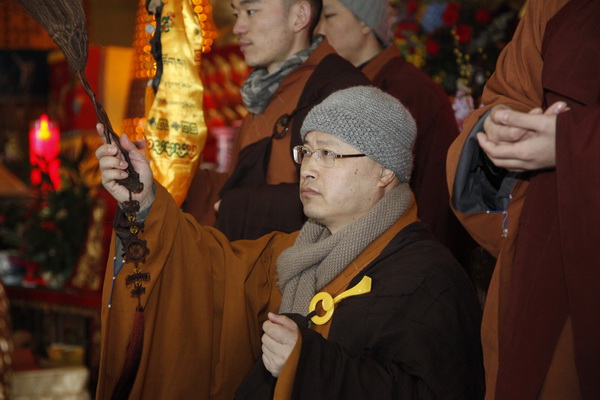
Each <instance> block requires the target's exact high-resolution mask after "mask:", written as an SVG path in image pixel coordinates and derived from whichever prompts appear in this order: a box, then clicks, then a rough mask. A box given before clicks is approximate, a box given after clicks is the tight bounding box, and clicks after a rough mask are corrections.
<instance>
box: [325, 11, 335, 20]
mask: <svg viewBox="0 0 600 400" xmlns="http://www.w3.org/2000/svg"><path fill="white" fill-rule="evenodd" d="M335 15H336V14H335V13H332V12H329V13H324V14H323V18H325V19H329V18H331V17H335Z"/></svg>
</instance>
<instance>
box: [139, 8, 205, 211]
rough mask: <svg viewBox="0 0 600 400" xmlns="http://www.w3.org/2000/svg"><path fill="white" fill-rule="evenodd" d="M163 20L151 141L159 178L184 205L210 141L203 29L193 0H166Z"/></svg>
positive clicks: (150, 115)
mask: <svg viewBox="0 0 600 400" xmlns="http://www.w3.org/2000/svg"><path fill="white" fill-rule="evenodd" d="M158 25H159V27H157V29H161V39H160V40H161V46H162V64H163V73H162V77H161V80H160V84H159V87H158V91H157V93H156V96H155V97H154V99H153V101H152V106H151V108H150V110H149V111H148V115H147V121H148V122H147V124H146V131H145V134H146V143H147V150H148V156H149V158H150V160H151V166H152V171H153V173H154V177H155V178H156V179H157V180H158V181H159V182H160V183H161V184H162V185H163V186H165V187H166V188H167V189H168V190H169V192H170V193H171V195H172V196H173V198H174V199H175V201H176V202H177V204H178V205H180V206H181V204H182V203H183V201H184V199H185V197H186V195H187V191H188V189H189V186H190V183H191V181H192V178H193V176H194V174H195V172H196V169H197V168H198V164H199V162H200V156H201V154H202V150H203V149H204V144H205V142H206V124H205V122H204V114H203V112H202V95H203V92H204V87H203V85H202V81H201V80H200V58H201V54H202V30H201V27H200V22H199V21H198V16H197V15H196V13H194V8H193V4H192V2H191V0H169V1H166V2H164V6H163V10H162V16H161V21H158Z"/></svg>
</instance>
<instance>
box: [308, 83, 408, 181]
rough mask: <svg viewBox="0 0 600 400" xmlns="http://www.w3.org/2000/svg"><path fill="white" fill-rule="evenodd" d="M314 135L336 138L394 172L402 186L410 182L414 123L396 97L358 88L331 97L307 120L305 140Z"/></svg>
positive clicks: (375, 90) (369, 88)
mask: <svg viewBox="0 0 600 400" xmlns="http://www.w3.org/2000/svg"><path fill="white" fill-rule="evenodd" d="M311 131H320V132H325V133H329V134H330V135H333V136H336V137H337V138H339V139H341V140H342V141H344V142H346V143H348V144H350V145H351V146H353V147H355V148H356V149H357V150H359V151H361V152H363V153H364V154H366V155H367V156H368V157H369V158H371V159H372V160H374V161H376V162H377V163H379V164H381V165H382V166H384V167H385V168H387V169H389V170H392V171H394V173H395V174H396V177H397V178H398V179H399V180H400V182H404V183H406V182H408V181H409V180H410V175H411V171H412V146H413V143H414V140H415V134H416V126H415V121H414V119H413V117H412V116H411V115H410V113H409V112H408V110H407V109H406V108H405V107H404V106H403V105H402V104H401V103H400V102H399V101H398V100H397V99H396V98H395V97H393V96H390V95H389V94H387V93H384V92H383V91H381V90H380V89H378V88H376V87H372V86H355V87H352V88H349V89H344V90H340V91H337V92H335V93H333V94H332V95H330V96H329V97H328V98H326V99H325V100H324V101H323V102H322V103H320V104H318V105H316V106H315V107H314V108H313V109H312V110H311V111H310V112H309V113H308V115H307V116H306V118H305V119H304V123H303V124H302V129H301V131H300V135H301V136H302V140H304V139H305V137H306V134H307V133H309V132H311Z"/></svg>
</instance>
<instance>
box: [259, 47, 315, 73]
mask: <svg viewBox="0 0 600 400" xmlns="http://www.w3.org/2000/svg"><path fill="white" fill-rule="evenodd" d="M310 45H311V43H310V40H308V38H303V39H300V38H298V39H297V40H295V41H294V42H293V44H292V46H290V51H289V52H288V53H287V57H286V58H285V59H283V60H281V61H279V62H277V63H274V64H271V65H269V66H267V67H266V70H267V72H268V73H269V74H271V73H273V72H274V71H277V69H278V68H279V66H280V65H281V64H282V63H284V62H285V61H286V60H287V59H288V58H290V57H291V56H293V55H294V54H296V53H298V52H300V51H302V50H306V49H308V48H309V47H310Z"/></svg>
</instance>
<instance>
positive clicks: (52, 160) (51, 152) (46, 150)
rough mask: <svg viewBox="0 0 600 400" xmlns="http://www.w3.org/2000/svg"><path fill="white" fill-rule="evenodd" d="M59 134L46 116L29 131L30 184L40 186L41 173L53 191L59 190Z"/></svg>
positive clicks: (37, 121)
mask: <svg viewBox="0 0 600 400" xmlns="http://www.w3.org/2000/svg"><path fill="white" fill-rule="evenodd" d="M59 153H60V132H59V130H58V128H57V127H55V126H54V124H53V123H52V121H50V120H49V119H48V116H47V115H45V114H44V115H42V116H41V117H40V119H38V120H36V121H35V122H34V123H33V127H32V129H31V130H30V131H29V162H30V163H31V166H32V167H33V169H32V171H31V183H32V184H33V185H36V186H37V185H42V186H44V184H43V182H42V173H44V174H46V175H47V176H48V177H49V178H50V182H51V183H52V186H54V189H55V190H59V189H60V173H59V169H60V160H59V159H58V154H59Z"/></svg>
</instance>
